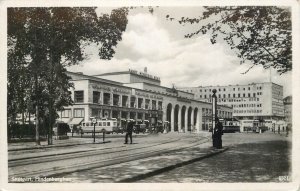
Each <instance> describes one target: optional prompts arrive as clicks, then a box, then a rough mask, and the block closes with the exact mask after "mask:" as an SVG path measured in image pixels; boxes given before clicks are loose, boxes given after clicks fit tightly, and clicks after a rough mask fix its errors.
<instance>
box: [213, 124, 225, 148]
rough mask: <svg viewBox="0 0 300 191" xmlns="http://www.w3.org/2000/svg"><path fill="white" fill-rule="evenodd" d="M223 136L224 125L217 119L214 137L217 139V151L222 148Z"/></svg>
mask: <svg viewBox="0 0 300 191" xmlns="http://www.w3.org/2000/svg"><path fill="white" fill-rule="evenodd" d="M222 135H223V125H222V123H221V122H220V121H219V119H218V118H216V127H215V131H214V137H215V147H216V148H217V149H221V148H222Z"/></svg>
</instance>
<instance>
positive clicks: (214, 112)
mask: <svg viewBox="0 0 300 191" xmlns="http://www.w3.org/2000/svg"><path fill="white" fill-rule="evenodd" d="M212 92H213V95H212V139H213V147H216V140H215V136H214V130H215V127H216V118H217V117H218V116H217V96H216V93H217V90H216V89H213V90H212Z"/></svg>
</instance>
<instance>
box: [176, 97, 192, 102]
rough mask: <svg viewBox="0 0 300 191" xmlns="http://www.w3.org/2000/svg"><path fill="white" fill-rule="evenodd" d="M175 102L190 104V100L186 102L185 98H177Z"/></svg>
mask: <svg viewBox="0 0 300 191" xmlns="http://www.w3.org/2000/svg"><path fill="white" fill-rule="evenodd" d="M177 101H182V102H187V103H191V101H190V100H188V99H185V98H181V97H178V98H177Z"/></svg>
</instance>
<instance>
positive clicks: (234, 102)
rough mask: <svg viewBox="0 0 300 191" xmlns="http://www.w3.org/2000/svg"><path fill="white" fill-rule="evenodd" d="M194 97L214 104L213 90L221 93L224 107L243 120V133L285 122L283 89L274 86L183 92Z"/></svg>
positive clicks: (202, 88) (273, 84)
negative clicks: (252, 128) (249, 128)
mask: <svg viewBox="0 0 300 191" xmlns="http://www.w3.org/2000/svg"><path fill="white" fill-rule="evenodd" d="M179 89H180V90H182V91H185V92H187V93H193V94H194V96H195V97H194V98H195V99H197V100H200V101H205V102H209V103H210V102H211V101H212V97H211V96H212V90H213V89H216V90H217V93H216V95H217V98H218V99H217V101H218V104H220V105H226V106H230V107H233V117H235V118H236V119H238V120H240V122H241V127H242V128H241V130H243V129H246V128H248V127H253V126H259V125H262V123H263V125H265V126H267V127H269V128H272V126H274V124H277V123H278V122H280V121H282V120H283V119H284V106H283V87H282V86H280V85H278V84H275V83H271V82H266V83H252V84H248V85H229V86H205V87H202V86H199V87H184V88H179Z"/></svg>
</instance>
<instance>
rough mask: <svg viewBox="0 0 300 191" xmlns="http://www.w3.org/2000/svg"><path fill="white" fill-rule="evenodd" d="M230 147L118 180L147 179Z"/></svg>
mask: <svg viewBox="0 0 300 191" xmlns="http://www.w3.org/2000/svg"><path fill="white" fill-rule="evenodd" d="M228 149H229V147H225V148H223V149H220V150H210V151H209V152H208V153H207V154H205V155H204V156H201V157H198V158H193V159H190V160H187V161H184V162H181V163H177V164H173V165H170V166H166V167H163V168H160V169H157V170H153V171H151V172H148V173H145V174H141V175H137V176H133V177H130V178H125V179H121V180H118V181H116V182H117V183H132V182H136V181H139V180H142V179H145V178H149V177H151V176H155V175H158V174H161V173H164V172H167V171H170V170H173V169H175V168H178V167H182V166H185V165H188V164H192V163H194V162H197V161H200V160H203V159H205V158H209V157H212V156H214V155H217V154H220V153H223V152H225V151H227V150H228Z"/></svg>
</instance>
